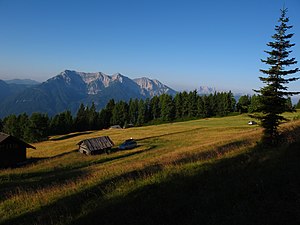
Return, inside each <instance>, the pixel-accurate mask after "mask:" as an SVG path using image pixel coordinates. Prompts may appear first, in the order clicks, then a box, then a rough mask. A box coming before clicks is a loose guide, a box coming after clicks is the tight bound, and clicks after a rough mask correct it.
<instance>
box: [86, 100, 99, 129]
mask: <svg viewBox="0 0 300 225" xmlns="http://www.w3.org/2000/svg"><path fill="white" fill-rule="evenodd" d="M87 114H88V115H87V116H88V118H87V119H88V121H87V122H88V127H89V130H96V129H97V128H98V113H97V112H96V106H95V103H94V102H93V103H92V105H91V107H90V108H89V111H88V112H87Z"/></svg>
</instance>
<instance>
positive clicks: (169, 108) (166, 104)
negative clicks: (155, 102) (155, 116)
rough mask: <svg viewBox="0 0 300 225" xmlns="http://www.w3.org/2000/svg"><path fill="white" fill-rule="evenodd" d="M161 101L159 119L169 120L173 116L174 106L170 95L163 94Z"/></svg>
mask: <svg viewBox="0 0 300 225" xmlns="http://www.w3.org/2000/svg"><path fill="white" fill-rule="evenodd" d="M160 101H161V119H162V121H166V122H170V121H172V120H173V119H174V118H175V106H174V102H173V99H172V96H171V95H167V94H163V95H161V96H160Z"/></svg>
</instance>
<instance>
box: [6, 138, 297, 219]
mask: <svg viewBox="0 0 300 225" xmlns="http://www.w3.org/2000/svg"><path fill="white" fill-rule="evenodd" d="M299 144H300V143H299V142H298V143H295V144H292V145H291V146H289V147H288V148H286V149H283V150H278V151H274V150H273V151H271V150H268V151H261V149H256V148H255V149H253V150H252V151H250V152H247V153H243V154H240V155H237V156H235V157H232V158H226V159H222V160H218V161H216V162H215V163H212V164H209V163H207V164H204V165H203V166H194V167H192V169H190V173H188V174H185V175H182V174H181V173H176V174H172V175H171V176H168V178H167V179H166V180H165V181H163V182H157V183H153V184H151V185H147V186H144V187H141V188H137V189H135V190H134V191H132V192H130V193H129V194H127V195H126V196H122V197H115V198H113V199H110V200H105V199H103V198H102V196H103V192H105V191H106V190H107V187H110V188H111V187H112V186H115V187H117V186H118V183H120V182H122V181H126V180H134V179H140V180H142V179H143V177H145V175H147V174H156V173H159V172H160V171H162V170H163V167H162V166H161V165H153V166H149V167H146V168H143V169H141V170H136V171H131V172H128V173H125V174H122V175H120V176H117V177H114V178H112V179H108V180H105V181H103V182H101V183H99V184H97V185H95V186H93V187H91V188H87V189H85V190H83V191H82V192H79V193H77V194H74V195H71V196H68V197H65V198H63V199H60V200H58V201H56V202H54V203H52V204H50V205H47V206H45V207H43V208H41V209H39V210H37V211H35V212H31V213H28V214H26V215H22V216H19V217H17V218H15V219H11V220H9V221H6V224H57V223H61V224H77V225H78V224H91V225H93V224H95V225H96V224H110V225H112V224H124V225H125V224H130V225H135V224H136V225H137V224H146V225H152V224H153V225H154V224H155V225H157V224H164V225H168V224H170V225H174V224H189V225H193V224H195V225H196V224H197V225H198V224H230V225H231V224H264V225H268V224H272V225H273V224H280V225H281V224H299V223H300V195H299V190H300V173H299V171H300V164H299V161H300V151H299V150H298V148H299ZM221 149H222V148H221ZM224 149H229V147H228V146H227V147H223V150H224ZM224 151H225V150H224ZM187 157H189V156H187ZM199 157H200V156H199ZM202 157H203V156H202ZM205 157H208V159H209V156H205ZM200 158H201V157H200ZM195 160H197V159H196V158H194V159H190V160H188V159H184V160H182V161H180V162H179V161H177V162H174V163H182V164H183V165H184V164H185V163H188V162H193V161H195ZM189 168H190V167H189ZM108 190H109V189H108ZM89 203H90V204H89ZM87 205H89V206H90V207H87ZM83 212H84V213H83ZM79 215H81V216H79ZM78 216H79V217H78Z"/></svg>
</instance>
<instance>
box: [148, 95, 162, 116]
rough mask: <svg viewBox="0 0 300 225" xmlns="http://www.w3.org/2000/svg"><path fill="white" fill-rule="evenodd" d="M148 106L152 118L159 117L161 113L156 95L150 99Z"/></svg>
mask: <svg viewBox="0 0 300 225" xmlns="http://www.w3.org/2000/svg"><path fill="white" fill-rule="evenodd" d="M150 108H151V114H152V118H153V120H156V119H159V118H160V114H161V107H160V100H159V97H158V96H154V97H153V98H152V99H151V100H150Z"/></svg>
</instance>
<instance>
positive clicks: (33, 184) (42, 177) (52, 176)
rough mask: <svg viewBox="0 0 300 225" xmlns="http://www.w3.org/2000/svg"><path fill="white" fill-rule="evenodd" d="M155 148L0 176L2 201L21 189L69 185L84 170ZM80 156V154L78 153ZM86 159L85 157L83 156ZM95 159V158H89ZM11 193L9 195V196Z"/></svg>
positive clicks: (82, 173)
mask: <svg viewBox="0 0 300 225" xmlns="http://www.w3.org/2000/svg"><path fill="white" fill-rule="evenodd" d="M153 148H155V146H150V147H149V148H148V149H146V150H143V151H134V152H128V153H126V154H122V155H117V156H111V157H108V158H100V159H97V160H93V161H83V162H82V163H78V164H76V165H72V166H66V167H59V166H58V167H54V168H52V169H51V170H50V171H39V172H32V173H18V174H9V175H1V176H0V200H4V199H6V198H8V197H9V194H12V193H14V192H16V191H18V190H19V189H23V190H35V189H38V188H45V187H47V186H51V185H62V184H65V183H68V182H70V181H74V180H76V179H78V178H80V177H84V176H87V175H88V173H87V172H83V170H82V169H83V168H86V167H89V166H92V165H98V164H103V163H107V162H112V161H115V160H120V159H124V158H127V157H130V156H134V155H138V154H141V153H144V152H147V151H149V150H151V149H153ZM74 152H77V150H74V151H72V152H68V153H62V154H59V155H56V156H52V157H47V158H38V159H37V160H36V161H35V160H34V159H33V162H37V161H40V160H48V159H53V158H57V157H61V156H64V155H68V154H70V153H74ZM78 154H80V153H78ZM82 156H83V157H85V156H84V155H82ZM87 157H93V156H87ZM8 193H9V194H8Z"/></svg>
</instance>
